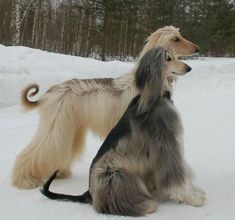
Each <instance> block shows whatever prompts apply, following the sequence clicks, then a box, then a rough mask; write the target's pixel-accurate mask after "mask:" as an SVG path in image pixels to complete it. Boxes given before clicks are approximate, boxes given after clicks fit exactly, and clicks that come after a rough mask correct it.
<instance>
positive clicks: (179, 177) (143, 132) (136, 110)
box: [42, 48, 204, 216]
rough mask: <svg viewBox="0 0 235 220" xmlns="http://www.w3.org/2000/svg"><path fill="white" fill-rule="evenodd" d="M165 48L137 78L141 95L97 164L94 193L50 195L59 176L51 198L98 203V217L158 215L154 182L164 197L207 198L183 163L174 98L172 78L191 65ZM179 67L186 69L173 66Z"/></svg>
mask: <svg viewBox="0 0 235 220" xmlns="http://www.w3.org/2000/svg"><path fill="white" fill-rule="evenodd" d="M167 53H168V52H166V51H165V50H164V49H163V48H157V49H152V50H150V51H148V52H147V53H146V54H145V55H144V56H143V58H142V59H141V60H140V63H139V66H138V68H137V71H136V74H135V85H136V88H137V90H138V92H139V95H137V96H136V97H135V98H133V100H132V101H131V103H130V104H129V106H128V108H127V110H126V111H125V113H124V114H123V116H122V117H121V119H120V120H119V122H118V123H117V125H116V126H115V127H114V128H113V129H112V130H111V132H110V133H109V134H108V136H107V138H106V139H105V141H104V143H103V144H102V146H101V147H100V149H99V151H98V153H97V154H96V156H95V158H94V159H93V161H92V164H91V167H90V177H89V191H87V192H86V193H84V194H83V195H81V196H71V195H61V194H57V193H53V192H51V191H49V186H50V184H51V182H52V181H53V179H54V178H55V177H56V173H54V175H53V176H52V177H51V178H50V179H49V180H48V181H47V182H46V183H45V185H44V187H43V190H42V193H43V194H44V195H45V196H47V197H49V198H51V199H62V200H70V201H75V202H83V203H87V202H90V203H92V205H93V207H94V208H95V210H96V211H97V212H100V213H107V214H116V215H130V216H141V215H145V214H147V213H151V212H154V211H155V210H156V208H157V205H158V203H157V201H156V200H154V198H153V196H152V195H151V190H152V189H151V188H149V185H150V184H149V181H150V180H151V181H153V184H154V188H155V190H156V192H157V194H159V195H160V196H165V197H167V198H169V199H171V200H174V201H176V202H184V203H186V204H190V205H195V206H199V205H202V204H203V201H204V193H203V191H201V190H200V189H197V188H196V187H194V186H193V185H192V181H191V174H190V171H189V169H188V167H187V165H186V164H185V161H184V158H183V152H182V151H183V149H182V148H183V146H182V132H183V128H182V124H181V119H180V116H179V114H178V113H177V111H176V109H175V107H174V105H173V104H172V101H171V100H170V99H169V93H168V91H167V90H166V86H165V83H166V73H169V72H171V73H172V74H184V73H186V72H188V71H190V70H191V68H190V67H189V66H187V65H186V64H184V63H182V62H180V61H175V60H174V61H172V59H173V58H172V57H170V55H167ZM173 62H176V63H179V64H180V65H178V66H177V65H175V64H174V65H173V67H174V69H171V68H172V66H171V63H173Z"/></svg>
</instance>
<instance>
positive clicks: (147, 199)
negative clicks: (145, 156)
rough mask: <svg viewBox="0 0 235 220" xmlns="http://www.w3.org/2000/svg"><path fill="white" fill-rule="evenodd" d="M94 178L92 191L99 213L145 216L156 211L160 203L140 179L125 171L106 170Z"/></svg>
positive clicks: (94, 203)
mask: <svg viewBox="0 0 235 220" xmlns="http://www.w3.org/2000/svg"><path fill="white" fill-rule="evenodd" d="M92 172H93V171H92ZM94 172H96V171H94ZM98 172H99V171H98ZM92 175H93V174H92ZM95 176H96V174H95ZM93 177H94V176H93ZM93 177H91V183H92V185H91V188H90V189H91V194H92V199H93V206H94V208H95V210H97V212H100V213H106V214H115V215H127V216H143V215H146V214H149V213H152V212H155V211H156V209H157V207H158V203H157V201H155V200H154V199H153V198H152V197H151V196H150V194H149V192H148V190H147V188H146V186H145V184H144V183H143V181H142V180H141V179H140V178H138V177H136V176H132V175H131V174H129V173H127V172H125V171H123V170H106V171H105V172H103V173H102V174H98V175H97V176H96V177H95V178H93Z"/></svg>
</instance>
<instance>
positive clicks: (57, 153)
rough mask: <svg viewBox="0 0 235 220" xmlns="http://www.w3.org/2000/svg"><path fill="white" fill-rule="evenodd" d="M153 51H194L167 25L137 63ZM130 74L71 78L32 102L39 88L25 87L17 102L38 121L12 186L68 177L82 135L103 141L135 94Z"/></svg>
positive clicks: (186, 53)
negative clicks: (89, 133)
mask: <svg viewBox="0 0 235 220" xmlns="http://www.w3.org/2000/svg"><path fill="white" fill-rule="evenodd" d="M157 46H162V47H164V48H167V49H171V50H172V51H173V53H174V54H175V55H176V56H189V55H192V54H194V53H197V52H198V51H199V48H198V46H197V45H195V44H193V43H192V42H190V41H188V40H186V39H185V38H183V37H182V36H181V34H180V33H179V31H178V29H176V28H174V27H172V26H166V27H164V28H160V29H158V30H157V31H155V32H154V33H152V34H151V35H150V36H149V37H148V38H147V42H146V44H145V46H144V48H143V50H142V52H141V53H140V58H141V57H142V56H143V55H144V54H145V53H146V52H147V51H148V50H150V49H152V48H156V47H157ZM134 73H135V69H133V71H131V72H130V73H128V74H125V75H122V76H121V77H119V78H108V79H72V80H69V81H66V82H63V83H60V84H58V85H54V86H52V87H51V88H50V89H49V90H48V91H47V92H46V93H45V94H43V95H42V96H41V97H40V99H39V100H38V101H34V102H32V101H31V100H29V99H28V97H31V96H35V95H36V94H37V92H38V91H39V86H38V85H37V84H31V85H28V86H27V87H26V88H25V89H24V90H23V92H22V99H21V102H22V104H23V106H24V107H25V108H26V109H29V110H31V109H38V111H39V114H40V120H39V126H38V129H37V131H36V133H35V135H34V137H33V138H32V140H31V142H30V143H29V144H28V146H27V147H26V148H25V149H24V150H22V152H21V153H20V154H19V155H18V156H17V158H16V161H15V164H14V168H13V173H12V184H13V185H14V186H16V187H18V188H23V189H30V188H34V187H37V186H38V185H41V184H42V181H43V179H45V178H48V177H49V176H50V175H51V173H52V172H54V171H55V170H59V173H58V175H57V176H59V177H61V178H65V177H68V176H70V174H71V170H70V169H71V164H72V162H73V160H74V158H76V156H77V155H79V154H81V151H82V149H83V146H84V140H85V136H86V132H87V131H88V130H91V131H92V132H94V133H95V134H97V135H99V136H100V137H102V138H103V139H104V138H105V137H106V136H107V135H108V133H109V132H110V131H111V129H112V128H113V127H114V126H115V124H116V123H117V122H118V120H119V119H120V117H121V116H122V115H123V113H124V111H125V110H126V108H127V106H128V104H129V103H130V101H131V100H132V98H133V97H135V96H136V95H137V91H136V88H135V75H134ZM33 90H34V91H33Z"/></svg>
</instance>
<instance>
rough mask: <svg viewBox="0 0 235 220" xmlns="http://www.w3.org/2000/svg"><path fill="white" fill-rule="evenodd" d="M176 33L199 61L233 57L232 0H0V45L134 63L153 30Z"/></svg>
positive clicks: (234, 6)
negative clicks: (196, 50) (195, 49)
mask: <svg viewBox="0 0 235 220" xmlns="http://www.w3.org/2000/svg"><path fill="white" fill-rule="evenodd" d="M171 24H172V25H174V26H176V27H180V29H181V32H182V33H183V35H184V36H185V37H187V38H188V39H190V40H191V41H193V42H195V43H197V44H199V45H200V47H201V51H202V53H203V54H204V55H206V56H207V55H208V56H228V57H231V56H235V0H0V43H1V44H4V45H24V46H29V47H33V48H40V49H42V50H47V51H52V52H58V53H64V54H71V55H79V56H84V57H88V56H92V57H95V58H97V59H102V60H106V59H113V58H115V59H121V60H123V59H128V58H135V57H136V56H138V54H139V52H140V51H141V49H142V47H143V44H144V40H145V38H146V37H147V36H149V35H150V34H151V33H152V32H154V31H155V30H156V29H158V28H159V27H163V26H165V25H171Z"/></svg>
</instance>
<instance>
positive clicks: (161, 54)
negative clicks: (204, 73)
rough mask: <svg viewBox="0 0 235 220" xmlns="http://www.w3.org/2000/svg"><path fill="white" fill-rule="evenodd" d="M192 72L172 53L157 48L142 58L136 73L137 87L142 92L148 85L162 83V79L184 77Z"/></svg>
mask: <svg viewBox="0 0 235 220" xmlns="http://www.w3.org/2000/svg"><path fill="white" fill-rule="evenodd" d="M190 71H191V67H190V66H188V65H187V64H186V63H184V62H182V61H181V60H178V59H177V57H176V56H174V53H173V52H172V51H170V50H165V49H164V48H163V47H157V48H154V49H151V50H149V51H148V52H146V54H145V55H144V56H143V57H142V58H141V60H140V62H139V65H138V68H137V71H136V85H137V88H139V90H141V89H142V88H143V87H144V86H146V85H147V86H149V85H150V84H153V85H157V84H159V83H161V81H159V80H160V79H161V80H165V79H167V78H168V77H176V76H180V75H184V74H185V73H187V72H190Z"/></svg>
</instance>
